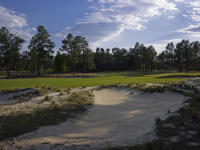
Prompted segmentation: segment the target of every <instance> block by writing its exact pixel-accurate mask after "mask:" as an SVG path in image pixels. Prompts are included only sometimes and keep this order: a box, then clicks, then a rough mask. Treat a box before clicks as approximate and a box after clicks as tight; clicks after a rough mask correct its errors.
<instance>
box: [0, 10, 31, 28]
mask: <svg viewBox="0 0 200 150" xmlns="http://www.w3.org/2000/svg"><path fill="white" fill-rule="evenodd" d="M0 26H6V27H10V28H16V27H19V28H21V27H26V26H27V21H26V18H25V15H24V14H17V13H16V12H14V11H11V10H8V9H6V8H4V7H2V6H0Z"/></svg>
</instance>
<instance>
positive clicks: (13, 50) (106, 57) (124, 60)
mask: <svg viewBox="0 0 200 150" xmlns="http://www.w3.org/2000/svg"><path fill="white" fill-rule="evenodd" d="M61 42H62V46H61V47H60V48H59V50H55V43H54V42H53V41H52V40H51V35H50V34H49V32H48V31H47V30H46V29H45V27H44V26H39V27H38V28H37V33H36V34H35V35H34V36H33V37H32V38H31V40H30V43H29V44H28V47H27V48H26V49H27V50H24V49H23V48H22V47H23V45H24V44H25V40H24V39H23V38H21V37H19V36H17V35H16V34H13V33H10V31H9V30H8V29H7V28H6V27H2V28H1V29H0V75H2V76H3V75H4V76H5V75H6V76H7V77H16V76H22V75H30V76H40V75H42V74H46V73H83V74H84V73H88V72H105V71H136V72H153V71H179V72H189V71H199V70H200V65H198V64H199V62H200V42H199V41H194V42H190V41H189V40H185V39H183V40H182V41H180V42H179V43H177V44H176V45H175V44H174V43H169V44H167V45H166V48H165V49H164V50H163V51H162V52H161V53H159V54H158V53H157V51H156V49H155V48H154V47H153V46H145V45H144V44H140V43H139V42H137V43H136V44H135V46H133V47H132V48H129V49H125V48H117V47H114V48H112V49H109V48H107V49H104V48H100V47H98V48H96V51H95V52H94V51H92V49H90V47H89V43H88V41H87V40H86V39H85V37H82V36H73V35H72V34H70V33H69V34H68V35H67V36H66V38H65V39H63V40H62V41H61Z"/></svg>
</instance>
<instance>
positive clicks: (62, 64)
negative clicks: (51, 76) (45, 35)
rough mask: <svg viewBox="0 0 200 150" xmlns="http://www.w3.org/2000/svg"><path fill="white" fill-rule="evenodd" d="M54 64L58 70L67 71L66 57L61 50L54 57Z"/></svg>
mask: <svg viewBox="0 0 200 150" xmlns="http://www.w3.org/2000/svg"><path fill="white" fill-rule="evenodd" d="M54 65H55V71H56V72H66V71H67V67H66V61H65V57H64V56H63V55H62V54H61V53H60V52H57V55H56V56H55V58H54Z"/></svg>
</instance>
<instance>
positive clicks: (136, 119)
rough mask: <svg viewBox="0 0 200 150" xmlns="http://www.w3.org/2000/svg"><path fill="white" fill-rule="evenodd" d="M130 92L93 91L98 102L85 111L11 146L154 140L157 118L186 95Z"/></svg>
mask: <svg viewBox="0 0 200 150" xmlns="http://www.w3.org/2000/svg"><path fill="white" fill-rule="evenodd" d="M130 92H131V91H129V90H128V89H124V88H108V89H104V90H99V91H94V94H95V105H94V107H92V108H91V109H90V110H89V111H88V112H87V113H86V114H80V115H79V117H78V118H76V119H69V120H68V121H66V122H63V123H61V124H59V125H56V126H46V127H42V128H40V129H38V130H37V131H34V132H30V133H27V134H25V135H22V136H20V137H18V138H17V139H16V142H15V144H14V146H13V147H12V148H11V147H9V148H8V149H9V150H12V149H16V146H22V149H26V150H33V149H34V150H50V149H51V150H62V149H70V150H71V149H73V150H74V149H96V148H97V147H98V148H104V147H108V146H123V145H126V146H127V145H132V144H135V143H140V142H144V141H148V140H152V138H153V137H154V136H153V134H152V132H153V127H154V124H155V119H156V118H157V117H165V116H166V112H167V111H168V110H170V111H175V110H177V109H178V108H180V107H181V106H182V105H183V103H182V102H183V101H184V100H186V99H187V97H184V96H182V95H179V94H176V93H171V92H165V93H154V94H152V93H142V92H135V93H134V94H133V95H131V94H130Z"/></svg>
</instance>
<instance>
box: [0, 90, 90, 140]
mask: <svg viewBox="0 0 200 150" xmlns="http://www.w3.org/2000/svg"><path fill="white" fill-rule="evenodd" d="M44 100H45V101H46V102H47V103H49V104H48V105H46V104H43V103H41V104H40V105H38V106H37V107H34V108H31V107H23V108H22V109H19V110H16V109H14V107H10V108H8V110H9V111H8V112H6V113H5V111H3V109H2V110H0V140H4V139H6V138H11V137H14V136H18V135H21V134H24V133H27V132H30V131H33V130H36V129H38V128H39V127H41V126H44V125H54V124H58V123H60V122H63V121H65V120H66V119H67V118H69V117H72V116H74V115H75V113H80V112H84V111H86V110H87V107H86V106H89V105H92V104H93V102H94V96H93V94H92V93H91V92H90V91H84V92H77V93H72V94H71V95H69V97H68V98H60V99H59V100H55V99H51V98H50V97H48V96H45V99H44ZM7 107H8V106H7ZM7 107H6V108H5V109H7ZM11 108H12V109H11ZM1 111H3V112H1Z"/></svg>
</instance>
